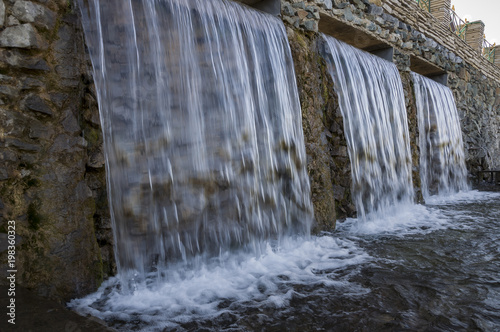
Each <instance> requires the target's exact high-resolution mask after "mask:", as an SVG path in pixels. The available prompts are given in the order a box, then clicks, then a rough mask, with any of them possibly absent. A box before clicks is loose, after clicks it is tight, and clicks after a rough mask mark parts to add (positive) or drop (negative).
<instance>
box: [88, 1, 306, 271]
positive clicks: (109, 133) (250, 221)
mask: <svg viewBox="0 0 500 332" xmlns="http://www.w3.org/2000/svg"><path fill="white" fill-rule="evenodd" d="M79 5H80V8H81V11H82V16H83V24H84V29H85V35H86V39H87V44H88V47H89V51H90V55H91V59H92V63H93V67H94V79H95V84H96V87H97V92H98V102H99V107H100V115H101V123H102V127H103V133H104V141H105V144H104V145H105V154H106V162H107V170H108V187H109V199H110V206H111V214H112V220H113V227H114V234H115V240H116V247H117V248H116V250H117V252H116V256H117V261H118V265H119V272H120V275H122V276H126V275H127V273H129V274H130V273H135V274H137V273H138V274H139V275H143V274H144V273H147V272H150V271H151V270H157V271H159V270H162V267H164V266H165V265H166V264H168V263H169V262H175V261H185V262H189V261H191V262H196V261H199V260H200V257H202V256H203V257H204V256H207V257H210V256H214V255H221V254H222V253H224V252H226V251H229V250H231V249H233V248H242V247H244V248H247V249H249V250H253V249H255V248H256V249H257V250H258V249H259V248H260V244H261V242H262V241H263V240H269V239H276V238H278V239H279V238H280V236H283V235H288V234H302V235H307V234H309V230H310V226H311V220H312V205H311V202H310V193H309V182H308V177H307V173H306V168H305V160H306V158H305V148H304V140H303V134H302V125H301V121H300V119H301V110H300V103H299V98H298V92H297V87H296V83H295V76H294V70H293V64H292V59H291V53H290V49H289V46H288V41H287V37H286V32H285V29H284V26H283V24H282V23H281V22H280V21H279V20H278V19H276V18H274V17H272V16H269V15H265V14H263V13H260V12H257V11H255V10H251V9H249V8H247V7H244V6H242V5H239V4H236V3H233V2H230V1H224V0H222V1H221V0H204V1H198V0H169V1H167V0H136V1H132V0H127V1H124V0H105V1H104V0H101V1H99V0H89V1H85V0H80V1H79ZM193 257H197V259H195V260H193V259H192V258H193Z"/></svg>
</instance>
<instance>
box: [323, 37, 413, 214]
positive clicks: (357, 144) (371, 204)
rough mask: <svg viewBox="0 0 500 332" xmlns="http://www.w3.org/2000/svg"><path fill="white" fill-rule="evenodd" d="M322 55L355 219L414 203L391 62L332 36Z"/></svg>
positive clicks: (403, 116)
mask: <svg viewBox="0 0 500 332" xmlns="http://www.w3.org/2000/svg"><path fill="white" fill-rule="evenodd" d="M323 38H324V40H325V41H326V43H325V47H324V52H323V53H324V56H325V59H326V61H327V63H328V68H329V72H330V74H331V76H332V78H333V80H334V83H335V87H336V90H337V93H338V95H339V103H340V110H341V111H342V116H343V118H344V132H345V135H346V139H347V145H348V150H349V157H350V161H351V169H352V181H353V200H354V203H355V204H356V209H357V212H358V217H359V218H360V219H365V218H367V217H368V215H369V214H373V215H374V216H375V215H377V214H378V215H379V216H380V215H383V214H384V212H385V211H387V210H388V209H390V207H391V206H394V205H397V204H411V203H412V202H413V196H414V193H413V182H412V176H411V153H410V144H409V134H408V121H407V118H406V108H405V102H404V92H403V86H402V83H401V78H400V76H399V72H398V70H397V68H396V66H395V65H394V64H393V63H390V62H388V61H385V60H382V59H380V58H378V57H376V56H374V55H371V54H369V53H366V52H363V51H361V50H358V49H356V48H354V47H352V46H350V45H347V44H345V43H343V42H340V41H338V40H336V39H334V38H332V37H329V36H326V35H323Z"/></svg>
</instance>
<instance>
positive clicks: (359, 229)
mask: <svg viewBox="0 0 500 332" xmlns="http://www.w3.org/2000/svg"><path fill="white" fill-rule="evenodd" d="M449 225H450V221H449V220H448V219H447V218H445V217H444V215H443V213H442V212H441V211H440V210H438V209H434V208H432V207H429V206H424V205H414V204H400V205H398V206H394V207H392V208H390V209H388V210H386V211H385V213H384V214H377V215H372V217H371V218H370V219H367V220H366V219H357V218H348V219H347V220H346V221H345V222H343V223H339V224H338V226H337V228H338V230H339V231H340V232H341V233H342V234H351V235H381V234H386V235H387V234H390V235H392V236H405V235H408V234H417V233H429V232H433V231H436V230H439V229H445V228H447V227H449Z"/></svg>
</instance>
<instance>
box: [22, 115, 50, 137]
mask: <svg viewBox="0 0 500 332" xmlns="http://www.w3.org/2000/svg"><path fill="white" fill-rule="evenodd" d="M29 126H30V128H29V134H28V136H29V138H32V139H45V140H50V139H51V138H52V136H53V135H54V129H52V127H50V126H47V125H45V124H43V123H41V122H40V121H38V120H35V119H31V121H30V123H29Z"/></svg>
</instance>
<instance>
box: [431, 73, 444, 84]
mask: <svg viewBox="0 0 500 332" xmlns="http://www.w3.org/2000/svg"><path fill="white" fill-rule="evenodd" d="M429 78H430V79H431V80H433V81H436V82H438V83H439V84H442V85H444V86H448V73H444V74H441V75H434V76H429Z"/></svg>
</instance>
